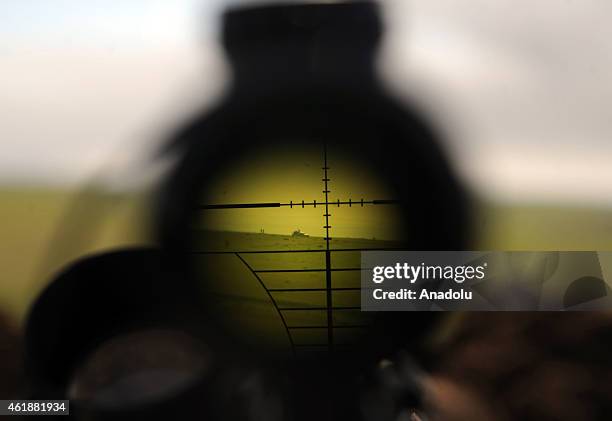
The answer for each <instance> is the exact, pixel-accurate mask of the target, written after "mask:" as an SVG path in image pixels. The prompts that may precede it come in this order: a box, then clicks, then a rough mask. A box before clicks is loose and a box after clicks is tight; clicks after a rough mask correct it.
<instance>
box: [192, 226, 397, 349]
mask: <svg viewBox="0 0 612 421" xmlns="http://www.w3.org/2000/svg"><path fill="white" fill-rule="evenodd" d="M195 238H196V240H197V241H196V246H195V250H197V251H209V252H225V253H227V252H242V253H237V254H232V253H228V254H198V255H197V256H196V259H197V264H198V267H199V273H201V274H202V276H201V278H202V280H203V282H206V291H207V293H208V294H209V295H210V294H211V293H212V294H214V297H215V300H214V303H213V305H214V306H215V311H216V313H217V314H218V315H219V319H222V320H224V321H225V322H226V324H227V326H228V327H229V328H230V329H232V330H233V331H234V332H235V334H236V335H237V336H239V337H241V339H243V340H246V341H247V342H250V343H256V344H258V345H264V346H265V347H266V348H267V349H269V348H276V349H280V350H285V351H288V350H289V349H290V348H289V347H290V341H289V338H288V335H287V332H286V331H285V328H284V326H283V323H282V319H281V318H280V317H279V314H278V313H277V310H276V309H275V307H274V305H273V301H272V300H274V302H276V304H277V306H278V307H279V308H282V309H287V310H283V311H282V315H283V318H284V319H285V322H286V324H287V325H288V326H289V327H290V332H291V339H292V340H293V342H294V344H295V345H297V346H298V349H300V350H304V352H310V351H313V350H316V349H322V348H323V347H321V345H324V344H326V343H327V330H326V329H325V327H326V326H327V311H326V310H325V309H321V308H325V307H326V306H327V296H326V292H325V291H274V290H278V289H283V290H287V289H292V290H293V289H324V288H325V287H326V273H325V271H324V269H325V267H326V261H325V259H326V257H325V255H326V253H325V250H326V244H325V240H324V239H323V238H320V237H293V236H291V235H274V234H259V233H257V234H256V233H238V232H215V231H196V232H195ZM397 247H399V244H398V243H395V242H391V241H379V240H371V239H358V238H337V239H332V240H331V241H330V249H331V250H332V252H331V268H332V270H334V271H333V272H332V288H343V289H342V290H337V291H333V293H332V307H334V308H337V309H335V310H334V311H333V325H334V326H336V328H335V329H334V343H335V344H341V345H348V344H350V343H352V342H354V341H355V340H356V339H357V338H358V337H359V335H360V334H362V333H363V331H364V330H363V329H362V328H359V327H357V326H361V325H364V324H367V322H368V320H367V317H368V315H367V314H366V313H361V312H360V311H359V310H355V309H348V308H347V307H359V305H360V296H359V291H358V290H347V289H344V288H359V285H360V271H359V270H358V269H359V267H360V265H361V262H360V252H359V250H360V249H383V248H397ZM347 249H350V250H347ZM333 250H337V251H333ZM338 250H343V251H338ZM250 251H258V252H262V251H268V252H271V253H249V252H250ZM289 251H292V252H289ZM296 251H301V252H296ZM338 269H341V270H338ZM355 269H356V270H355ZM300 270H307V272H293V271H300ZM336 270H337V271H336ZM253 271H254V272H256V273H253ZM258 271H263V272H258ZM284 271H291V272H284ZM266 289H268V290H272V291H270V295H268V293H267V292H266ZM296 309H300V310H296ZM323 349H324V348H323Z"/></svg>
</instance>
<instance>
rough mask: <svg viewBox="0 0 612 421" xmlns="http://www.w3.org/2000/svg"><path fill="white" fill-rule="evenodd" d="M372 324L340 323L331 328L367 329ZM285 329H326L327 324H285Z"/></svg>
mask: <svg viewBox="0 0 612 421" xmlns="http://www.w3.org/2000/svg"><path fill="white" fill-rule="evenodd" d="M371 327H372V325H340V326H332V329H368V328H371ZM287 329H327V326H287Z"/></svg>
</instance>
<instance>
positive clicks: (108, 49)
mask: <svg viewBox="0 0 612 421" xmlns="http://www.w3.org/2000/svg"><path fill="white" fill-rule="evenodd" d="M243 3H246V2H244V1H242V2H241V1H231V2H228V1H223V0H215V1H211V0H175V1H172V2H169V1H166V0H146V1H144V0H143V1H130V2H126V1H122V0H104V1H101V0H91V1H87V2H83V1H79V0H57V1H53V2H49V1H44V0H4V1H3V2H2V4H1V5H0V19H1V21H2V25H0V270H1V276H0V279H1V282H0V310H1V311H2V312H3V313H5V314H6V317H7V318H8V320H9V321H8V323H11V324H14V325H19V324H20V323H21V322H22V321H23V318H24V315H25V314H26V310H27V307H28V305H29V303H31V301H32V299H33V298H34V297H35V296H36V294H37V292H38V291H40V289H41V288H42V287H43V286H44V284H45V282H46V281H47V280H48V279H49V276H50V275H51V274H52V273H54V272H55V271H57V270H58V269H59V268H60V267H61V266H62V265H63V264H65V263H66V262H67V261H69V260H71V259H73V258H75V257H77V256H79V255H82V254H85V253H88V252H91V251H93V250H98V249H104V248H108V247H113V246H115V245H118V244H135V243H142V242H146V241H148V234H147V231H146V223H143V222H142V220H143V218H142V215H146V214H147V212H146V208H147V206H148V202H147V200H148V199H147V197H148V192H149V191H150V187H151V186H152V185H154V183H155V180H156V177H159V174H161V173H162V172H163V165H162V166H161V167H160V166H156V165H153V164H152V160H151V159H150V156H151V154H152V153H153V151H154V150H155V148H157V147H158V146H159V145H160V144H161V142H163V140H164V138H165V137H166V136H167V135H168V134H169V133H171V131H172V129H173V128H174V127H175V126H176V125H177V124H178V123H180V122H181V121H184V120H185V119H187V118H188V117H189V116H191V115H193V114H194V113H195V112H197V111H199V110H201V109H202V108H203V107H207V106H210V105H211V104H214V102H215V100H216V99H217V98H219V97H220V95H222V93H223V90H224V88H225V86H226V83H227V82H228V75H227V68H226V65H225V62H224V58H223V54H222V51H221V49H220V46H219V44H218V30H219V21H218V17H219V14H220V13H221V11H222V10H223V9H224V8H225V7H227V6H228V5H230V4H231V5H235V4H243ZM248 3H253V2H248ZM381 3H382V5H383V10H384V12H385V13H384V16H385V20H386V22H387V31H386V38H385V41H384V46H383V49H382V51H381V55H380V60H379V65H380V73H381V75H382V76H383V78H384V80H385V83H386V84H387V85H388V86H389V89H390V90H391V91H392V92H394V93H395V94H397V95H398V96H400V97H405V98H410V99H411V100H412V101H415V102H416V103H417V104H419V106H420V107H422V108H423V110H425V112H426V113H427V115H428V117H429V118H430V119H431V120H433V121H434V122H435V123H437V125H438V128H439V129H440V130H441V131H443V132H444V133H445V134H446V138H447V139H446V140H447V144H446V145H445V146H446V147H447V149H448V152H449V156H450V157H451V159H452V161H453V165H454V166H455V167H456V169H457V171H458V172H459V174H460V175H461V177H462V179H463V181H464V183H465V184H466V186H467V187H468V189H469V190H470V192H471V193H472V194H473V197H474V203H475V210H476V212H477V215H478V217H477V218H476V220H475V222H476V229H477V233H476V234H477V237H476V238H477V244H476V245H475V247H478V248H481V249H506V250H507V249H522V250H528V249H533V250H546V249H553V250H606V249H607V250H609V249H612V247H611V246H612V165H609V160H610V157H612V143H610V142H608V136H609V135H610V134H611V133H612V115H611V114H612V108H610V107H609V104H610V102H611V100H612V48H611V47H610V43H609V40H610V39H611V38H612V26H610V25H609V16H611V15H612V3H610V2H609V1H606V0H587V1H577V0H566V1H556V0H555V1H553V0H541V1H538V2H531V3H529V4H528V5H527V4H523V5H519V4H517V2H515V1H510V0H500V1H496V2H490V1H485V0H465V1H462V2H456V1H453V0H439V1H435V2H432V1H428V0H411V1H406V0H387V1H383V2H381Z"/></svg>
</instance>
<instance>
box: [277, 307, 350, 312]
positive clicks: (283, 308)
mask: <svg viewBox="0 0 612 421" xmlns="http://www.w3.org/2000/svg"><path fill="white" fill-rule="evenodd" d="M278 309H279V310H280V311H310V310H317V311H321V310H327V307H279V308H278ZM332 309H333V310H361V307H332Z"/></svg>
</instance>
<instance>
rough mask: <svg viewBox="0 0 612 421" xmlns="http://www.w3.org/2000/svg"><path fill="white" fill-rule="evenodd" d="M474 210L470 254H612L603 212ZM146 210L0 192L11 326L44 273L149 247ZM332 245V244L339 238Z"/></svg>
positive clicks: (1, 297)
mask: <svg viewBox="0 0 612 421" xmlns="http://www.w3.org/2000/svg"><path fill="white" fill-rule="evenodd" d="M476 209H477V213H476V216H475V218H474V225H475V231H476V238H475V244H474V248H475V249H480V250H612V211H611V210H610V209H606V208H601V209H597V208H589V207H571V206H563V205H559V206H557V205H547V206H533V205H529V206H528V205H521V206H518V205H513V206H509V205H500V204H491V203H486V202H480V203H478V204H477V206H476ZM148 211H149V209H148V201H147V200H146V198H145V197H143V196H141V195H134V194H130V195H119V194H109V193H101V192H95V191H94V192H91V191H90V192H85V193H82V192H81V193H79V194H76V193H74V192H70V191H61V190H51V189H25V188H20V189H17V188H12V189H9V188H5V189H3V190H0V270H1V271H2V272H1V273H2V275H1V278H0V279H1V281H0V311H2V312H3V313H5V314H7V315H8V316H9V317H10V318H12V319H13V320H14V321H15V322H16V323H17V324H19V323H21V321H22V320H23V317H24V315H25V314H26V311H27V308H28V306H29V304H30V303H31V301H32V300H33V299H34V297H35V296H36V294H37V293H38V291H40V289H41V288H42V287H43V286H44V285H45V284H46V282H48V280H49V279H50V276H51V274H53V273H55V272H56V271H57V270H59V269H60V268H61V267H62V266H63V265H65V264H66V263H67V262H69V261H71V260H73V259H75V258H77V257H79V256H82V255H85V254H89V253H92V252H95V251H99V250H106V249H110V248H113V247H119V246H125V245H134V244H147V243H150V240H149V239H148V235H147V232H146V226H147V225H146V219H147V218H146V217H147V216H148ZM143 220H144V222H143ZM257 235H258V234H249V235H246V236H245V237H244V238H243V239H242V240H241V241H244V244H240V243H239V242H237V243H234V242H233V240H232V239H231V238H230V239H229V240H228V241H229V244H228V247H232V248H240V246H242V245H244V246H245V247H250V246H251V244H252V243H251V241H252V240H254V239H257V241H260V240H261V238H260V237H257ZM273 237H274V239H273V240H271V241H272V242H271V243H270V244H269V245H268V246H269V247H270V248H283V247H293V246H298V244H293V243H291V242H290V241H289V240H285V239H283V236H273ZM270 238H272V237H270ZM304 241H305V243H304V244H299V247H307V248H310V247H312V248H318V249H322V248H321V247H319V246H321V245H322V244H321V243H320V241H321V240H317V239H314V238H311V239H307V240H304ZM334 241H337V243H336V244H340V242H341V241H343V240H334ZM351 241H357V242H358V243H359V242H361V244H362V245H359V247H362V246H364V244H368V241H371V240H351ZM213 243H214V241H213V242H211V243H210V244H213ZM216 247H225V240H220V241H217V245H216ZM347 256H348V255H347ZM310 258H314V257H310ZM350 259H351V258H350V257H343V256H336V257H335V258H334V260H333V263H334V264H340V263H345V262H347V263H348V262H349V261H350ZM255 263H256V262H253V264H255ZM285 263H286V264H289V263H291V264H297V265H298V266H300V265H307V264H310V263H311V262H300V261H299V258H296V256H293V257H291V258H289V257H286V258H285ZM285 263H284V264H285ZM271 281H274V282H280V283H281V284H282V282H286V280H285V281H283V280H282V279H276V280H272V279H271ZM296 282H297V281H296ZM303 282H306V283H307V282H312V281H308V280H304V281H303ZM338 282H340V280H339V281H338Z"/></svg>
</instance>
